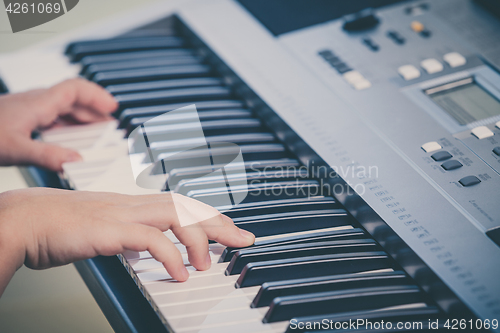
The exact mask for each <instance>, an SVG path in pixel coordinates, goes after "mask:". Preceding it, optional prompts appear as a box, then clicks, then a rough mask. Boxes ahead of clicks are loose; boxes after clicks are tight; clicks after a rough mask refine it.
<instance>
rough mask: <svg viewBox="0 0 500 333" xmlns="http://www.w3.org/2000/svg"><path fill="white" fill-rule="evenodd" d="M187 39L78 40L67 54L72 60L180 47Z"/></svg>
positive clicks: (169, 37)
mask: <svg viewBox="0 0 500 333" xmlns="http://www.w3.org/2000/svg"><path fill="white" fill-rule="evenodd" d="M184 45H185V41H184V40H183V39H182V38H179V37H172V36H168V37H163V36H161V37H140V38H133V40H131V39H124V38H123V39H122V38H117V39H108V40H103V41H96V42H79V43H78V42H77V43H73V44H72V45H70V46H69V47H68V51H67V55H68V57H69V59H70V60H71V61H72V62H77V61H79V60H80V59H82V58H83V57H85V56H89V55H96V54H109V53H124V52H133V51H144V50H161V49H171V48H180V47H183V46H184Z"/></svg>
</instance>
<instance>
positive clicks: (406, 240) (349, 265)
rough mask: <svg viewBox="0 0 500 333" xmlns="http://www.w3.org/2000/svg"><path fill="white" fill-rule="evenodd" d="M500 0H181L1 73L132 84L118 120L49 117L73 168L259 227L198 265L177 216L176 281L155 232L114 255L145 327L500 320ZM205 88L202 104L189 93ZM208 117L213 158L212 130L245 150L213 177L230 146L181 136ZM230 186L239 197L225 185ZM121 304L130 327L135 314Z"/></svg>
mask: <svg viewBox="0 0 500 333" xmlns="http://www.w3.org/2000/svg"><path fill="white" fill-rule="evenodd" d="M368 4H369V6H371V7H376V8H370V9H366V8H367V7H368ZM492 6H493V7H492ZM485 8H487V9H485ZM491 8H496V7H495V3H494V2H488V1H477V2H472V1H468V0H460V1H457V0H454V1H451V0H440V1H435V2H433V3H426V2H420V1H415V2H414V1H396V0H385V1H382V0H380V1H371V2H370V1H359V2H357V3H355V4H354V3H353V4H342V5H341V4H340V3H336V2H333V1H320V0H318V1H313V2H311V3H309V2H308V3H307V4H306V2H304V1H295V0H294V1H274V2H265V1H260V0H259V1H247V0H239V1H230V0H214V1H199V0H193V1H183V2H171V3H168V4H159V5H156V6H152V7H150V8H146V9H144V10H143V11H142V12H140V13H138V14H134V15H130V16H128V17H120V18H117V19H116V20H111V21H110V22H105V23H103V25H102V26H98V27H94V28H91V29H90V30H86V31H81V32H79V33H73V34H68V35H67V36H63V37H62V38H60V39H59V40H55V41H53V42H51V43H48V44H46V45H45V46H43V45H42V46H41V47H39V48H38V49H37V51H36V52H38V53H36V52H35V51H33V50H31V51H30V50H27V51H25V52H23V53H21V54H19V55H17V56H16V57H14V56H13V57H7V58H5V62H4V65H0V74H2V78H3V79H4V81H5V83H6V85H7V86H8V87H9V88H10V89H11V91H19V90H23V89H26V88H31V87H35V86H37V85H41V84H43V85H47V84H51V83H55V82H57V81H58V80H60V79H62V78H67V77H73V76H76V75H80V76H82V77H84V78H86V79H88V80H90V81H93V82H96V83H97V84H99V85H101V86H103V87H104V88H105V89H107V90H108V91H109V92H110V93H111V94H113V95H114V96H115V98H116V100H117V101H118V102H119V108H118V110H117V111H116V112H115V113H114V116H115V118H116V119H115V120H113V121H109V122H102V123H96V124H89V125H75V126H71V127H60V128H54V129H50V130H47V131H44V132H42V133H40V139H41V140H43V141H46V142H50V143H53V144H58V145H62V146H64V147H68V148H73V149H75V150H78V151H79V152H80V154H81V155H82V157H83V161H81V162H73V163H66V164H64V165H63V169H64V171H63V172H61V173H60V174H59V175H58V180H59V182H60V186H62V187H64V188H68V189H74V190H84V191H108V192H117V193H124V194H152V193H162V192H163V191H166V190H168V191H173V192H176V193H180V194H183V195H186V196H188V197H192V198H195V199H198V200H202V201H204V202H208V203H211V204H213V205H214V206H216V208H217V209H219V210H220V211H221V212H223V213H224V214H226V215H228V216H230V217H231V218H232V219H233V220H234V222H235V224H236V225H237V226H238V227H240V228H243V229H246V230H248V231H251V232H253V233H254V234H255V235H256V242H255V244H254V245H252V246H250V247H247V248H226V247H224V246H222V245H220V244H217V243H213V242H211V243H210V244H209V251H210V255H211V258H212V267H211V268H210V269H209V270H207V271H196V270H195V269H194V268H193V267H192V266H190V264H189V262H188V260H187V254H186V249H185V247H184V246H183V245H182V244H181V243H180V242H179V241H178V240H177V238H176V237H175V235H174V234H173V233H172V232H170V231H167V232H165V236H166V237H168V238H169V239H170V240H171V241H173V242H174V243H175V245H176V247H177V248H178V249H179V251H180V252H181V254H183V258H184V263H185V265H186V266H187V268H188V271H189V272H190V278H189V280H188V281H187V282H185V283H178V282H177V281H175V280H173V279H172V277H171V276H170V275H169V274H168V273H167V272H166V270H165V269H164V268H163V266H162V264H161V263H159V262H157V261H156V260H154V259H153V258H152V257H151V255H150V254H149V253H148V252H131V251H127V252H125V253H123V254H121V255H119V256H118V259H119V260H120V262H121V264H122V265H123V267H124V268H125V270H126V272H127V273H128V275H127V276H125V277H126V279H129V280H131V281H133V283H130V284H129V285H128V288H129V289H131V288H135V289H136V290H139V291H140V293H141V296H140V297H142V298H143V300H146V301H147V303H146V302H145V301H143V303H144V306H145V307H147V308H148V310H146V311H150V312H151V313H153V314H154V315H153V316H152V317H151V316H150V317H147V318H151V320H152V321H151V322H149V323H145V324H144V323H142V324H141V325H143V326H140V327H145V328H146V329H145V331H148V330H149V331H156V330H158V331H171V332H296V331H301V332H306V331H307V332H315V331H320V330H332V331H333V330H335V331H341V332H351V331H354V330H357V329H359V330H361V331H366V332H379V331H382V332H389V331H392V330H396V331H397V330H400V331H415V332H416V331H436V330H438V331H441V330H448V329H452V328H453V327H454V325H455V327H462V329H466V330H467V331H475V330H491V331H496V332H499V331H500V330H499V328H498V320H499V319H500V284H499V283H498V278H497V276H498V273H499V270H500V265H499V261H500V256H499V254H500V248H499V246H500V218H499V216H500V214H499V213H500V211H499V210H498V200H499V199H500V190H499V188H500V187H499V186H500V174H499V173H500V167H499V165H500V164H499V163H500V141H499V140H498V138H497V137H498V136H500V75H499V73H498V70H499V68H500V51H498V48H497V47H496V46H495V43H494V42H495V41H498V40H499V39H500V34H498V31H500V30H495V29H497V28H500V21H499V20H498V18H496V17H494V16H493V15H492V14H491V13H490V11H491ZM139 14H140V15H139ZM285 14H286V15H285ZM467 24H468V25H467ZM470 25H473V26H474V29H472V30H470V29H468V28H470ZM103 28H108V29H103ZM92 29H95V31H92ZM102 31H106V32H105V33H102ZM496 45H498V44H496ZM35 55H38V57H39V59H38V63H40V61H45V62H46V63H50V64H54V68H52V70H53V71H54V73H52V74H51V75H49V76H45V77H44V75H43V74H45V73H46V69H38V70H35V71H34V73H32V74H31V77H29V78H26V76H25V74H24V73H28V72H29V71H30V70H32V69H33V68H31V65H27V66H24V67H25V68H22V67H23V66H21V64H20V62H21V61H27V60H28V59H30V58H33V57H34V56H35ZM16 64H17V65H16ZM14 73H16V74H18V75H14ZM21 78H22V79H23V80H21ZM24 81H27V82H24ZM193 105H194V107H196V110H197V116H196V117H193V116H192V114H191V113H189V112H182V110H187V108H186V107H189V106H193ZM179 110H180V112H179ZM172 111H175V112H176V114H175V117H170V118H162V117H161V116H162V115H165V114H166V115H168V114H169V112H172ZM146 124H147V128H146V129H144V126H145V125H146ZM196 126H201V128H202V130H203V133H204V140H206V144H207V145H208V146H207V147H208V149H209V151H210V154H211V155H210V156H211V158H213V159H214V160H216V159H218V158H222V159H224V158H225V157H226V156H228V155H230V153H231V152H229V151H228V149H227V147H225V146H223V145H221V143H224V142H230V143H233V144H236V145H237V146H238V147H239V151H240V153H241V156H242V158H243V160H244V162H242V163H239V164H238V166H237V167H234V168H233V169H231V167H229V166H228V167H227V170H226V171H227V172H228V174H227V175H224V177H222V176H217V175H214V176H211V177H207V176H206V175H207V174H209V173H210V172H211V171H213V170H214V169H224V168H226V166H225V165H222V164H220V165H219V164H214V163H212V164H210V163H208V162H203V163H202V162H200V160H203V159H202V157H203V156H204V154H205V151H204V150H203V149H192V150H189V149H190V148H192V147H193V146H196V145H198V144H199V141H198V139H199V138H197V137H196V135H195V133H196V128H197V127H196ZM141 130H143V131H144V132H141ZM146 131H147V133H148V139H149V141H148V147H147V154H146V153H145V151H141V149H140V147H141V145H142V141H141V140H143V135H142V133H146ZM137 133H139V134H137ZM186 150H189V151H188V152H187V153H182V154H179V155H177V157H176V160H175V161H174V162H172V163H171V164H169V167H167V168H165V166H164V167H163V169H162V168H161V167H159V166H158V165H156V166H154V167H153V168H151V169H150V173H149V176H150V177H152V179H160V181H161V182H162V185H165V186H162V187H160V188H143V187H140V186H138V182H137V181H136V178H137V175H135V174H134V172H135V171H134V170H144V169H146V168H147V166H148V161H149V162H151V159H154V160H158V161H162V160H164V159H165V160H167V159H168V158H171V156H173V155H175V154H176V153H179V152H186ZM148 154H150V155H148ZM148 156H150V157H151V158H150V157H148ZM148 170H149V169H148ZM35 176H36V173H35ZM52 176H53V175H52ZM155 177H156V178H155ZM165 179H167V180H168V181H167V184H164V183H165ZM42 182H43V181H41V180H38V183H39V185H43V184H41V183H42ZM234 184H236V185H234ZM233 185H234V186H233ZM228 189H229V191H232V193H240V192H245V194H246V196H245V198H244V199H243V200H242V201H241V202H239V203H237V204H234V205H220V204H218V203H219V202H220V200H219V199H220V198H221V197H222V196H224V195H225V193H227V191H228ZM96 260H99V259H96ZM101 260H102V259H101ZM80 265H82V264H80ZM86 265H87V271H85V269H84V268H82V267H81V266H80V268H79V270H80V272H81V273H82V272H83V273H82V275H83V274H88V272H89V271H91V272H92V274H93V275H94V281H98V284H100V285H101V286H105V287H101V289H102V290H104V292H105V293H109V295H111V296H110V297H108V302H111V303H114V304H115V305H114V306H115V307H117V306H118V307H119V304H118V305H117V302H116V300H114V299H113V297H114V298H116V295H115V294H113V292H112V291H110V290H108V289H109V284H106V282H103V281H102V278H103V277H102V276H101V275H100V274H103V273H102V272H104V271H105V270H106V269H105V268H100V269H96V267H98V266H99V262H98V261H94V262H92V261H89V262H88V263H87V264H86ZM89 267H90V268H92V269H90V268H89ZM84 272H87V273H84ZM122 277H123V276H122ZM84 278H85V276H84ZM86 280H87V279H86ZM87 282H88V280H87ZM90 285H91V283H90V284H89V288H91V289H92V288H94V287H91V286H90ZM106 286H108V287H106ZM122 289H123V288H122ZM101 292H102V291H101ZM131 292H132V291H131ZM97 293H99V292H97ZM94 295H96V293H94ZM118 295H119V294H118ZM95 297H96V298H99V296H95ZM120 297H121V296H120V295H119V296H118V298H120ZM109 299H113V300H112V301H109ZM124 302H126V301H124ZM102 303H105V302H102ZM118 303H119V302H118ZM141 304H142V303H141ZM100 305H101V307H102V308H103V311H105V313H106V311H109V310H106V307H109V304H104V305H103V304H100ZM123 312H126V311H122V310H118V313H119V314H120V316H122V317H123V319H122V320H123V321H124V322H125V324H124V326H125V327H126V328H125V330H128V331H140V330H141V328H139V326H137V327H136V326H134V324H133V322H135V321H137V320H138V319H137V318H135V319H134V318H132V319H130V317H129V316H128V315H127V314H124V313H123ZM139 320H140V319H139ZM153 321H158V322H159V323H160V324H157V323H154V322H153ZM353 321H354V322H357V323H360V326H359V327H354V326H352V322H353ZM367 322H371V323H372V324H371V326H370V325H366V324H367ZM382 322H384V323H386V324H390V325H391V326H387V325H386V326H384V327H382V326H378V327H377V326H376V325H377V324H378V325H380V323H382ZM347 323H350V324H349V325H347ZM361 323H363V324H364V326H363V325H362V324H361ZM374 323H375V327H374ZM148 325H150V326H149V329H148ZM460 325H462V326H460ZM464 325H465V326H464ZM464 327H465V328H464ZM114 328H115V329H118V330H121V329H120V328H119V326H114Z"/></svg>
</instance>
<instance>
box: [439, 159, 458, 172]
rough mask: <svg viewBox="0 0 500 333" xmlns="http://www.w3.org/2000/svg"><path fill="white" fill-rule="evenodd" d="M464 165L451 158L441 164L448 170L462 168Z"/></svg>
mask: <svg viewBox="0 0 500 333" xmlns="http://www.w3.org/2000/svg"><path fill="white" fill-rule="evenodd" d="M462 166H463V165H462V163H460V162H459V161H457V160H449V161H446V162H444V163H443V164H441V167H442V168H443V169H445V170H446V171H450V170H455V169H458V168H461V167H462Z"/></svg>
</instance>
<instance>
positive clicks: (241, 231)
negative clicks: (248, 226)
mask: <svg viewBox="0 0 500 333" xmlns="http://www.w3.org/2000/svg"><path fill="white" fill-rule="evenodd" d="M240 234H241V235H242V236H243V237H245V238H248V239H254V238H255V236H254V234H252V233H251V232H249V231H246V230H245V229H240Z"/></svg>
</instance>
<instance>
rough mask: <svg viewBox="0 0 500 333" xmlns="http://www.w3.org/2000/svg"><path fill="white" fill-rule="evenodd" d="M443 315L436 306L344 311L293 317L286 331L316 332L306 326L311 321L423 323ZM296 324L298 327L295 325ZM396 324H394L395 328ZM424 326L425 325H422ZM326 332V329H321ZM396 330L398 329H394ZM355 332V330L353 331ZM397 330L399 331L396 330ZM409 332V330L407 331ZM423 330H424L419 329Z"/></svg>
mask: <svg viewBox="0 0 500 333" xmlns="http://www.w3.org/2000/svg"><path fill="white" fill-rule="evenodd" d="M440 316H441V311H440V310H439V309H438V308H437V307H435V306H426V307H420V308H408V309H391V310H379V311H372V310H365V311H353V312H342V313H338V314H326V315H325V314H323V315H315V316H308V317H297V318H292V320H291V322H293V323H294V324H295V325H292V326H288V328H287V330H286V333H296V332H300V333H302V332H306V331H307V332H313V331H314V332H315V331H316V330H310V329H308V328H307V327H306V323H309V324H310V325H311V327H320V325H321V322H322V321H323V320H327V322H328V323H330V322H331V323H333V327H335V323H343V322H349V321H357V320H358V319H360V320H364V323H366V321H370V322H381V321H382V320H383V321H384V322H414V321H415V322H416V321H422V322H423V323H425V322H428V321H429V320H434V319H435V318H438V317H440ZM314 325H316V326H314ZM295 326H296V327H295ZM395 327H396V325H393V328H395ZM422 327H424V325H422ZM321 331H322V332H324V331H325V330H321ZM336 331H338V332H342V331H344V332H347V330H336ZM357 331H359V332H368V331H366V330H362V329H360V330H357ZM393 331H396V330H393ZM353 332H354V331H353ZM370 332H372V331H371V330H370ZM373 332H380V330H374V331H373ZM396 332H397V331H396ZM406 332H407V331H406ZM418 332H422V331H418Z"/></svg>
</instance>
